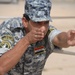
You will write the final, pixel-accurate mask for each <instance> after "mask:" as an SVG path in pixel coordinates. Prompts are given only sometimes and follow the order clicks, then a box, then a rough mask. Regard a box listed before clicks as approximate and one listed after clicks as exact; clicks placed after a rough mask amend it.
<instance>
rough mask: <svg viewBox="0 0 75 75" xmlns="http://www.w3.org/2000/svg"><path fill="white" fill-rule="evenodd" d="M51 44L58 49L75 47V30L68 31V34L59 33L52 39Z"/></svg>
mask: <svg viewBox="0 0 75 75" xmlns="http://www.w3.org/2000/svg"><path fill="white" fill-rule="evenodd" d="M53 44H54V45H56V46H58V47H62V48H63V47H65V48H66V47H69V46H75V30H69V31H68V32H61V33H60V34H58V35H57V36H55V37H54V39H53Z"/></svg>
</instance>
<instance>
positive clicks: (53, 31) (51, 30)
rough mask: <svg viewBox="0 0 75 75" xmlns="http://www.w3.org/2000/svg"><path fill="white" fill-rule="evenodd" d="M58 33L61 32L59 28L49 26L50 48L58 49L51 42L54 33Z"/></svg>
mask: <svg viewBox="0 0 75 75" xmlns="http://www.w3.org/2000/svg"><path fill="white" fill-rule="evenodd" d="M59 33H61V31H60V30H57V29H56V28H55V27H54V26H51V25H50V27H49V35H48V38H49V41H50V45H51V49H52V50H53V49H56V48H58V49H60V48H59V47H57V46H55V45H54V44H53V43H52V40H53V39H54V37H55V36H56V35H58V34H59Z"/></svg>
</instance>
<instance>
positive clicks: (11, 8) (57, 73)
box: [0, 0, 75, 75]
mask: <svg viewBox="0 0 75 75" xmlns="http://www.w3.org/2000/svg"><path fill="white" fill-rule="evenodd" d="M23 13H24V0H0V24H1V23H2V22H3V21H4V20H6V19H9V18H12V17H22V15H23ZM50 15H51V17H52V20H53V22H51V23H50V24H51V25H53V26H55V27H56V28H57V29H59V30H62V31H68V30H70V29H75V0H52V10H51V14H50ZM43 75H75V47H69V48H63V49H62V51H57V52H54V53H52V54H51V55H50V56H49V58H48V60H47V62H46V65H45V68H44V70H43Z"/></svg>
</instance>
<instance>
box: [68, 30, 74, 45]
mask: <svg viewBox="0 0 75 75" xmlns="http://www.w3.org/2000/svg"><path fill="white" fill-rule="evenodd" d="M67 34H68V40H67V44H68V45H69V46H75V30H70V31H68V32H67Z"/></svg>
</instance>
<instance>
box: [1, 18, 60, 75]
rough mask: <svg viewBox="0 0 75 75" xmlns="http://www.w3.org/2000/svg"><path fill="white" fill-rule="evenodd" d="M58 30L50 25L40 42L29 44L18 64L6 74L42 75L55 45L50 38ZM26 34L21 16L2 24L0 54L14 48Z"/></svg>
mask: <svg viewBox="0 0 75 75" xmlns="http://www.w3.org/2000/svg"><path fill="white" fill-rule="evenodd" d="M56 32H57V33H59V31H58V30H56V28H54V27H53V26H50V28H49V30H48V34H47V35H46V37H45V38H44V39H43V40H42V41H40V42H37V43H35V44H31V45H29V47H28V49H27V50H26V52H25V53H24V55H23V56H22V58H21V59H20V60H19V62H18V63H17V65H16V66H15V67H14V68H12V69H11V70H10V71H9V72H8V73H7V74H5V75H41V74H42V70H43V68H44V65H45V62H46V60H47V57H48V56H49V54H50V53H51V52H52V49H53V47H54V46H53V45H52V43H51V40H50V39H51V38H53V37H54V35H56ZM53 34H54V35H53ZM25 35H26V33H25V28H24V26H23V24H22V19H21V18H19V17H18V18H12V19H9V20H6V21H4V22H3V23H2V24H1V25H0V56H2V55H3V54H4V53H5V52H7V51H8V50H10V49H12V48H13V47H14V46H15V45H16V43H17V42H18V41H19V40H20V39H22V38H23V37H24V36H25ZM48 35H49V38H50V39H49V40H50V41H49V40H48ZM50 36H52V37H50ZM51 48H52V49H51ZM0 65H1V64H0Z"/></svg>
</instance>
